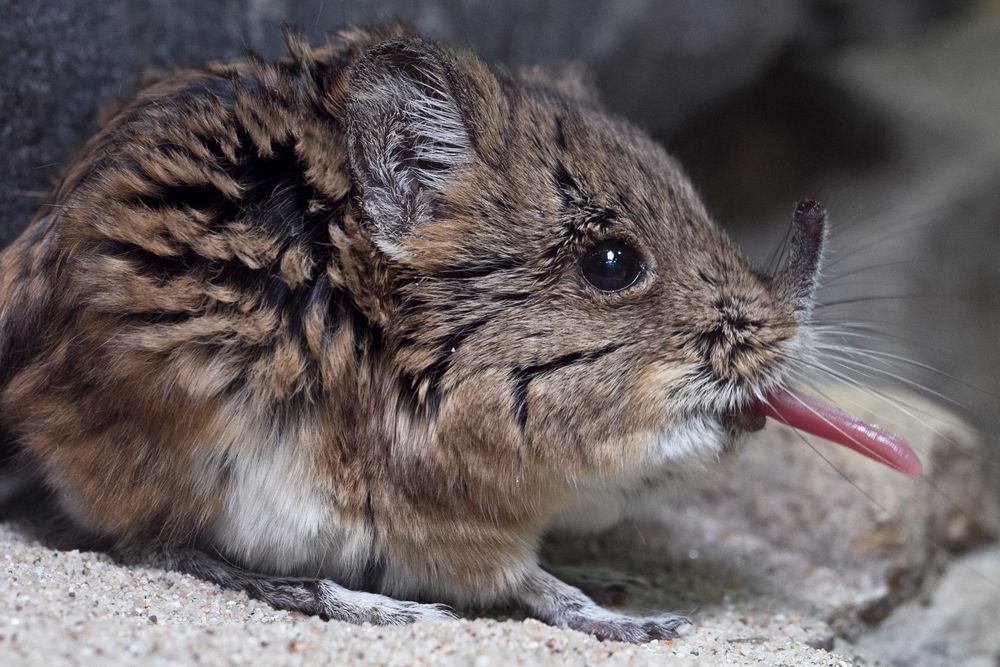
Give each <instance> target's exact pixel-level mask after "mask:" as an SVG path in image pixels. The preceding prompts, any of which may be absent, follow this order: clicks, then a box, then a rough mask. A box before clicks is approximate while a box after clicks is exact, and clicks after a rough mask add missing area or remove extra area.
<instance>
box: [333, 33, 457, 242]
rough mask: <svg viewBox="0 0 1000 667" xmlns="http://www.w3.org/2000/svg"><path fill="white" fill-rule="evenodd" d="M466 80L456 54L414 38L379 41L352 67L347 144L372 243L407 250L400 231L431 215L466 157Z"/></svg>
mask: <svg viewBox="0 0 1000 667" xmlns="http://www.w3.org/2000/svg"><path fill="white" fill-rule="evenodd" d="M469 88H470V82H469V81H468V80H467V78H466V76H465V75H464V74H462V72H460V71H459V66H458V64H457V62H456V60H455V59H454V58H453V57H452V56H451V55H450V54H447V53H445V52H444V51H442V50H441V49H439V48H438V47H436V46H434V45H432V44H429V43H427V42H424V41H422V40H419V39H412V38H403V39H395V40H390V41H387V42H383V43H381V44H378V45H377V46H375V47H373V48H372V49H371V50H369V51H368V52H367V53H365V54H364V55H363V56H362V57H361V59H360V60H359V61H358V63H357V64H356V65H355V66H354V69H353V72H352V74H351V81H350V84H349V92H348V101H347V144H348V154H349V159H350V164H351V170H352V173H353V175H354V178H355V181H356V183H357V185H358V186H359V189H360V194H361V205H362V207H363V209H364V212H365V215H366V216H367V218H368V219H369V221H370V223H371V225H372V227H373V237H374V240H375V243H376V244H377V245H378V246H379V247H380V248H381V249H382V250H383V251H384V252H386V253H387V254H388V255H390V256H392V257H395V258H400V257H402V256H403V255H405V250H404V247H403V245H402V244H401V240H402V238H403V237H404V236H405V235H407V234H409V233H411V232H412V231H413V230H414V229H415V228H416V227H418V226H419V225H422V224H426V223H428V222H430V221H431V220H432V219H433V218H434V215H435V209H438V208H440V207H438V206H436V202H437V200H438V198H439V196H440V194H441V193H442V192H443V191H444V190H445V189H446V188H447V187H448V185H449V184H450V182H451V181H452V180H453V179H454V178H455V176H456V174H457V173H458V172H459V171H460V170H462V169H463V168H466V167H468V166H469V165H471V164H472V162H473V159H474V157H475V148H474V141H473V137H472V133H471V130H470V128H471V127H473V124H472V123H471V122H470V118H469V111H468V109H467V108H464V107H465V106H466V104H464V103H463V102H465V100H467V99H468V97H469V96H468V94H467V90H468V89H469Z"/></svg>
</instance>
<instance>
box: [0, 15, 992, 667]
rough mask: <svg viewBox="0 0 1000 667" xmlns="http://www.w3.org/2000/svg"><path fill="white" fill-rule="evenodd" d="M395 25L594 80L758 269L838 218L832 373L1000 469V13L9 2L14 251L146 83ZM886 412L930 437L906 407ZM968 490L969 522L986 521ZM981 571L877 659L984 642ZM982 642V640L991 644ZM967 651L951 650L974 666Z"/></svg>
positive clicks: (906, 622) (910, 620)
mask: <svg viewBox="0 0 1000 667" xmlns="http://www.w3.org/2000/svg"><path fill="white" fill-rule="evenodd" d="M396 18H398V19H402V20H405V21H407V22H409V23H411V24H413V25H415V26H416V27H417V28H418V29H420V30H421V31H423V32H424V33H425V34H427V35H430V36H433V37H437V38H442V39H445V40H447V41H449V42H452V43H457V44H460V45H465V46H469V47H471V48H473V49H474V50H476V51H477V52H478V53H480V54H481V55H482V56H483V57H484V58H486V59H487V60H489V61H492V62H497V63H505V64H507V65H510V66H518V65H525V64H538V63H546V62H553V61H569V60H572V61H579V62H582V63H584V64H585V65H586V66H587V67H589V68H590V70H591V71H592V72H593V74H594V77H595V80H596V83H597V85H598V87H599V89H600V91H601V94H602V96H603V98H604V100H605V102H606V104H607V106H609V107H610V108H611V109H613V110H614V111H616V112H618V113H621V114H622V115H624V116H626V117H628V118H630V119H632V120H634V121H636V122H637V123H639V124H640V125H642V126H644V127H646V128H647V129H648V130H649V131H650V132H652V133H653V134H654V135H655V136H656V137H657V138H659V139H660V140H661V141H663V143H665V144H666V145H668V146H669V147H670V149H671V150H672V151H674V152H675V153H676V154H677V155H678V156H679V157H680V158H681V160H682V162H683V163H684V164H685V165H686V166H687V167H688V169H689V171H690V173H691V175H692V177H693V179H694V181H695V183H696V185H697V186H698V187H699V189H700V190H701V191H702V193H703V195H704V197H705V199H706V201H707V203H708V206H709V208H710V210H711V211H712V212H713V213H714V214H715V216H716V218H717V219H718V220H719V222H720V223H721V224H723V225H724V226H726V227H727V228H728V229H729V230H730V231H731V232H732V233H733V234H734V235H735V236H736V237H737V239H738V240H739V241H740V242H741V243H742V244H743V245H744V247H746V248H747V249H748V250H749V251H750V252H751V254H752V255H753V256H754V257H755V258H756V259H757V260H758V261H759V262H760V263H761V264H762V265H766V264H767V262H768V258H769V256H770V255H771V254H772V251H773V250H774V249H775V248H776V247H777V246H778V244H779V243H780V242H781V240H782V238H783V236H784V233H785V231H786V229H787V226H788V221H789V217H790V212H791V210H792V206H793V203H794V202H795V200H797V199H799V198H801V197H805V196H809V197H814V198H818V199H820V200H822V201H824V202H825V203H826V204H827V205H828V207H829V208H830V210H831V213H832V216H833V220H834V223H835V225H834V228H833V230H832V238H831V246H832V248H831V252H830V255H829V261H828V265H827V267H828V271H827V275H828V277H827V281H826V286H825V287H824V290H823V292H822V293H821V297H820V300H821V301H822V302H823V304H824V305H822V306H821V307H820V308H819V309H818V311H817V319H818V320H819V321H820V322H821V326H822V327H824V328H825V335H826V338H825V340H826V341H827V343H826V344H827V345H830V346H835V345H839V344H843V345H847V346H850V347H855V348H857V347H860V348H863V349H864V351H862V352H857V353H854V354H853V355H852V356H843V357H842V358H840V359H836V358H831V359H830V360H828V361H826V362H825V364H826V367H827V368H828V369H829V370H831V371H833V372H835V373H838V374H845V375H848V376H851V377H854V378H856V379H860V380H862V381H864V382H865V383H866V384H868V385H873V386H881V385H886V384H889V385H895V386H897V387H899V388H902V389H908V390H917V391H918V392H922V393H923V394H924V395H925V396H928V397H930V398H932V399H934V400H935V401H936V402H937V403H939V404H942V405H944V406H948V407H951V409H953V410H955V411H956V412H957V413H959V414H960V415H962V416H963V417H965V418H966V419H968V420H969V421H970V422H971V423H972V424H973V425H974V426H976V427H977V428H978V429H979V431H980V432H981V434H982V436H983V439H984V440H985V441H986V443H987V446H988V447H992V452H993V454H992V455H987V456H986V457H984V458H983V460H982V466H983V467H984V468H989V467H991V466H992V469H993V470H994V471H996V470H997V468H998V466H997V465H996V459H997V458H998V457H1000V445H998V441H997V440H998V439H997V438H996V435H995V434H996V433H997V432H998V427H1000V419H998V412H1000V398H998V396H1000V342H998V338H1000V336H998V333H1000V0H981V1H979V2H976V1H973V0H883V1H881V2H868V1H866V0H798V1H795V0H617V1H614V2H612V1H601V0H541V1H538V2H530V1H529V0H513V1H511V2H505V3H500V2H490V1H488V0H387V1H384V2H363V1H361V0H353V1H348V0H301V1H299V0H220V1H219V2H205V1H203V0H200V1H195V0H152V1H150V2H145V3H138V2H131V1H129V0H103V1H102V2H90V1H84V0H62V1H59V2H44V3H43V2H40V1H35V0H0V155H2V156H3V157H2V158H0V242H2V243H7V242H9V241H10V240H11V239H12V238H14V237H15V236H16V235H17V233H18V232H19V231H20V229H22V228H23V226H24V225H25V224H26V223H27V221H28V220H29V218H30V217H31V216H32V214H33V213H34V211H35V210H36V209H37V208H38V206H39V205H40V204H41V203H42V200H43V199H44V197H45V194H46V192H47V191H48V190H49V189H50V188H51V187H52V185H53V184H54V183H55V182H56V181H57V180H58V178H59V176H60V174H61V173H62V171H63V169H64V168H65V167H66V165H67V164H68V161H69V160H70V159H71V158H72V156H73V154H74V153H75V152H76V151H77V149H79V147H80V146H81V145H82V144H83V142H84V141H85V140H86V139H87V137H88V136H90V135H91V134H92V133H93V132H94V130H95V129H96V121H95V118H96V116H97V113H98V109H99V108H100V107H101V105H102V104H103V103H105V102H107V101H109V100H112V99H114V98H116V97H124V96H128V95H129V93H130V91H131V90H132V88H133V86H134V84H135V82H136V81H137V80H138V79H139V78H141V77H142V75H143V73H144V72H146V71H150V70H157V69H162V68H167V67H175V66H184V65H194V64H197V63H199V62H202V61H204V60H206V59H220V58H227V57H230V56H236V55H240V54H242V53H245V52H246V51H248V50H253V51H257V52H260V53H262V54H265V55H277V54H280V53H281V52H282V44H281V39H280V35H279V26H280V25H281V24H283V23H291V24H294V25H297V26H299V27H301V28H303V29H304V30H305V31H306V32H307V33H308V34H309V35H310V36H312V38H313V39H314V41H317V42H318V41H320V40H321V39H322V38H323V35H325V34H326V33H328V32H329V31H332V30H335V29H336V28H337V27H339V26H341V25H344V24H346V23H356V24H369V23H375V22H380V21H385V20H391V19H396ZM828 351H829V352H831V353H832V354H834V355H837V354H842V353H839V352H837V351H836V350H833V349H832V348H831V349H829V350H828ZM931 368H933V369H937V370H931ZM938 371H939V372H938ZM921 388H923V389H921ZM881 400H882V399H881V398H880V396H879V395H877V394H876V395H873V396H872V398H871V401H870V404H869V405H866V408H868V409H872V405H874V404H877V403H879V402H880V401H881ZM845 407H848V408H850V407H851V406H845ZM884 410H886V412H887V413H890V412H891V413H892V418H891V419H895V420H897V421H898V420H899V419H903V420H906V421H912V422H916V423H918V424H919V423H922V422H923V421H925V418H924V417H923V415H922V414H921V412H920V411H919V409H916V408H914V407H911V406H906V405H903V406H899V405H892V404H891V401H887V402H886V405H885V406H884ZM877 413H878V412H877V411H876V414H877ZM891 419H890V418H889V417H888V416H887V418H886V421H891ZM929 427H930V426H928V428H929ZM993 475H994V476H993V479H994V480H997V481H998V482H1000V474H998V473H996V472H994V473H993ZM916 483H918V484H919V483H920V482H916ZM997 487H1000V484H995V485H994V491H995V492H996V489H997ZM927 493H929V494H933V493H936V492H935V490H934V489H932V488H928V489H927ZM977 493H979V494H982V493H983V492H982V491H981V490H980V491H977ZM961 495H962V494H961V493H957V495H956V497H955V498H954V501H955V503H956V504H957V505H959V506H961V507H962V508H963V510H965V511H968V512H969V513H975V512H976V508H977V507H981V506H982V505H983V499H982V498H981V497H959V496H961ZM859 500H860V501H862V502H863V501H864V498H861V497H860V496H859ZM994 553H995V552H994ZM977 557H979V558H980V559H982V558H987V559H988V558H992V559H993V560H990V561H989V563H993V564H992V565H990V564H986V565H984V564H982V563H979V564H978V565H975V566H967V567H965V566H956V567H952V568H951V571H950V572H949V574H948V576H949V577H950V579H948V580H947V581H948V582H949V583H948V584H947V585H948V586H950V588H948V591H963V590H965V591H968V590H975V591H976V592H977V594H978V595H980V596H982V595H986V596H987V597H988V598H989V601H988V602H984V603H982V604H979V605H978V606H976V605H972V611H971V612H969V611H968V609H967V608H968V607H970V605H963V604H961V603H958V604H956V603H955V600H954V599H953V597H954V595H959V593H948V594H947V596H952V597H950V598H949V600H950V601H949V603H948V604H947V605H941V604H939V605H937V606H935V605H933V604H932V605H930V606H929V607H920V608H919V609H912V608H911V609H906V610H902V611H901V612H900V613H903V614H906V615H905V616H903V617H902V618H903V620H896V621H894V620H893V619H892V618H890V619H889V620H887V621H886V622H885V624H884V625H883V626H882V629H881V630H880V632H881V635H872V636H870V637H869V638H867V639H866V640H865V641H866V642H867V643H866V644H865V646H866V648H867V649H870V650H871V652H872V653H873V654H874V655H879V654H880V651H881V652H882V653H881V654H882V655H883V657H885V658H887V659H896V660H898V661H900V663H901V664H904V663H905V664H914V663H913V660H915V658H914V655H915V654H914V651H915V650H917V648H919V651H918V653H919V654H920V655H923V656H925V657H926V656H928V655H929V656H930V658H929V660H930V662H926V664H935V663H934V654H933V651H934V650H935V649H934V646H935V645H934V644H933V642H931V641H930V640H927V641H925V642H924V643H923V644H914V643H913V642H911V641H909V639H908V638H907V635H908V632H909V631H910V628H911V626H915V627H916V628H917V629H914V630H913V631H914V632H916V633H919V628H924V629H925V630H926V633H925V635H926V636H930V635H931V634H934V636H935V637H936V636H937V635H938V634H946V632H947V631H948V629H949V628H951V629H954V628H956V627H961V628H966V629H968V628H979V627H980V625H981V624H982V622H983V613H984V612H982V610H983V609H987V608H989V607H988V605H991V604H992V605H996V604H997V603H996V599H998V598H1000V585H998V584H997V583H996V582H995V581H994V580H991V579H989V578H988V577H987V578H984V577H983V576H981V573H982V572H984V571H987V570H988V569H989V568H990V567H993V571H997V568H996V566H995V563H996V560H997V556H995V555H994V556H985V557H983V556H977ZM977 563H978V561H977ZM963 573H964V577H965V579H963V578H962V577H963ZM976 573H978V574H976ZM956 577H957V578H958V580H955V578H956ZM977 583H978V584H979V585H977ZM989 591H993V593H994V594H995V597H990V594H989ZM947 596H946V597H947ZM928 599H929V600H933V596H930V597H929V598H928ZM925 601H926V600H925ZM935 609H940V613H939V614H938V615H937V616H935V615H934V614H935V611H934V610H935ZM962 609H966V613H971V614H973V615H976V614H979V615H978V616H975V617H974V618H969V619H963V618H962V617H961V613H960V612H961V610H962ZM976 610H979V611H976ZM956 614H958V615H956ZM994 620H995V618H994ZM977 623H979V624H980V625H977ZM987 626H988V627H990V628H993V630H992V632H993V633H994V634H995V633H997V632H1000V631H997V630H996V624H995V623H994V624H993V625H989V624H988V623H987ZM983 627H986V626H983ZM901 628H902V629H901ZM989 632H990V631H989V630H988V629H986V630H983V631H979V630H976V632H975V633H974V634H975V635H976V636H977V637H978V638H980V639H982V638H983V637H984V636H985V638H986V645H991V646H992V644H989V640H990V636H989ZM984 633H985V634H984ZM880 637H881V638H882V639H880ZM900 637H903V638H904V639H902V640H901V639H900ZM993 638H994V639H995V640H996V645H997V646H1000V638H997V637H995V636H994V637H993ZM883 639H884V641H883ZM879 642H881V643H879ZM928 642H930V643H928ZM928 646H929V648H928ZM915 647H916V648H915ZM942 650H943V649H942ZM955 650H958V649H955V648H954V646H951V645H949V647H948V649H947V651H948V652H947V653H940V655H939V656H938V657H941V656H944V655H947V656H948V660H947V661H945V660H944V658H943V657H942V658H941V660H942V662H948V664H958V663H959V662H961V659H960V658H961V656H960V655H958V654H956V653H955V652H954V651H955ZM977 650H978V649H977ZM985 650H988V649H985ZM997 650H1000V648H998V649H997ZM907 651H908V653H907ZM977 655H985V654H984V653H982V651H980V653H978V654H977ZM969 664H973V663H971V662H970V663H969ZM983 664H989V663H988V662H987V663H983ZM994 664H996V663H994Z"/></svg>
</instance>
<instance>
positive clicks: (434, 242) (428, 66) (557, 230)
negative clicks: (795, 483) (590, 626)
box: [347, 38, 825, 475]
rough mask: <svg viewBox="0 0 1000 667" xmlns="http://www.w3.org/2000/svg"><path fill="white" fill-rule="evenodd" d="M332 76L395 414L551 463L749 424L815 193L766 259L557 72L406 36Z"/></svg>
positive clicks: (777, 343)
mask: <svg viewBox="0 0 1000 667" xmlns="http://www.w3.org/2000/svg"><path fill="white" fill-rule="evenodd" d="M349 86H350V87H349V92H348V100H349V102H348V105H347V120H348V123H347V127H348V145H349V155H350V166H351V170H352V174H353V178H354V180H355V184H356V187H357V194H358V201H359V203H360V209H361V211H362V213H361V216H362V226H364V227H365V228H367V229H368V230H369V231H370V234H371V237H372V240H373V242H374V245H375V246H376V247H377V248H378V249H379V251H380V252H381V253H382V255H383V257H384V260H385V261H384V264H383V266H384V270H385V274H386V276H388V282H389V283H390V284H391V288H390V293H391V301H392V303H393V306H392V309H393V314H392V316H391V317H390V318H389V320H388V323H387V324H386V329H387V334H388V339H389V340H390V341H392V349H393V350H394V355H395V357H394V363H395V364H397V366H398V368H400V369H402V370H401V373H400V378H401V379H400V384H401V391H403V392H404V393H409V394H410V399H409V400H408V401H402V402H401V404H402V405H408V406H409V407H410V408H411V409H412V411H413V416H412V419H413V420H415V421H423V422H425V423H427V424H433V425H432V426H430V427H429V428H431V429H432V430H433V432H434V433H436V434H446V435H449V436H450V437H453V438H457V439H458V440H459V441H460V442H463V441H468V442H469V443H473V442H477V441H480V440H482V441H484V442H485V441H498V442H501V443H505V444H504V445H503V446H505V447H512V448H514V449H517V450H520V451H522V452H531V453H532V454H533V455H536V456H538V457H540V458H542V459H546V460H548V461H551V462H552V465H553V466H554V467H557V468H560V469H562V470H565V471H566V472H567V474H570V475H573V474H584V475H586V474H616V473H622V474H630V473H632V472H634V471H636V470H640V469H643V468H645V467H647V466H649V465H654V464H661V463H665V462H669V461H671V460H690V459H692V458H694V459H697V458H699V457H706V456H708V457H714V456H717V455H718V453H719V452H720V450H722V449H723V448H725V447H726V446H728V445H729V444H731V442H732V441H733V439H734V436H736V435H737V434H738V433H739V432H742V431H743V430H745V429H746V428H753V427H756V426H758V425H759V423H762V419H763V418H760V420H759V422H758V420H757V419H748V418H746V416H745V410H746V408H747V406H748V405H750V404H751V403H752V402H754V401H755V399H757V398H759V397H761V396H762V395H763V394H764V393H765V392H766V391H767V390H768V389H769V388H771V387H773V386H775V385H776V383H777V382H778V381H779V379H780V377H781V375H782V372H783V369H784V368H785V366H786V364H787V362H788V360H789V359H790V358H793V357H795V356H796V355H797V354H799V353H800V348H801V345H802V341H803V333H802V332H803V325H804V323H805V321H806V320H807V318H808V316H809V312H810V309H811V304H812V296H813V291H814V287H815V283H816V273H817V270H818V264H819V257H820V253H821V246H822V242H823V235H824V220H825V214H824V212H823V211H822V209H821V208H820V207H819V206H818V205H815V204H812V203H803V204H802V205H800V207H799V210H798V211H797V214H796V218H795V220H796V222H795V229H794V235H793V242H792V256H791V259H790V261H789V263H788V265H787V267H786V268H785V269H784V270H783V271H782V272H780V273H779V274H777V275H764V274H762V273H759V272H757V271H755V270H754V268H753V267H752V266H751V264H750V263H749V262H748V261H747V259H746V258H745V257H744V256H743V255H742V254H740V252H739V251H738V250H737V249H736V248H735V247H734V246H733V245H732V243H731V242H730V241H729V239H728V238H727V237H726V235H725V234H724V233H723V232H722V231H721V230H720V229H719V228H718V227H717V226H716V225H715V224H713V222H712V221H711V220H710V219H709V217H708V215H707V214H706V212H705V209H704V207H703V206H702V204H701V202H700V201H699V199H698V196H697V194H696V193H695V191H694V189H693V188H692V186H691V184H690V183H689V182H688V179H687V178H686V177H685V175H684V173H683V172H682V170H681V168H680V167H679V166H678V164H677V163H676V162H675V161H674V160H673V159H672V158H671V157H670V156H669V155H667V153H666V152H665V151H664V150H663V149H662V148H661V147H660V146H659V145H657V144H656V143H655V142H653V141H652V140H651V139H650V138H649V137H647V136H646V135H645V134H643V133H642V132H640V131H639V130H637V129H636V128H634V127H632V126H631V125H629V124H627V123H625V122H623V121H621V120H619V119H616V118H613V117H611V116H609V115H607V114H606V113H604V112H603V111H601V110H600V109H599V108H597V107H596V106H594V105H593V104H592V103H591V102H590V101H589V100H581V99H578V98H574V97H571V96H570V95H572V92H570V93H567V92H566V91H567V90H569V91H572V90H573V89H574V86H571V85H570V86H564V85H558V83H557V85H552V86H548V85H545V84H542V83H539V82H538V80H537V78H535V79H533V80H532V81H530V82H525V81H523V80H518V79H516V78H513V77H510V76H506V75H497V74H494V73H493V72H492V71H491V70H490V69H488V68H487V67H486V66H485V65H483V64H482V63H481V62H480V61H478V60H476V59H475V58H474V57H471V56H468V55H457V54H454V53H452V52H449V51H445V50H443V49H441V48H439V47H437V46H434V45H431V44H428V43H427V42H424V41H420V40H417V39H411V38H399V39H394V40H390V41H387V42H384V43H382V44H380V45H378V46H376V47H374V48H372V49H371V50H369V51H368V52H367V53H366V55H364V56H363V58H362V59H361V60H360V62H359V63H358V64H357V65H356V66H355V67H354V70H353V73H352V76H351V79H350V84H349ZM469 446H470V447H471V446H472V445H471V444H470V445H469Z"/></svg>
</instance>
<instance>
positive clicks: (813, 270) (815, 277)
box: [774, 199, 827, 314]
mask: <svg viewBox="0 0 1000 667" xmlns="http://www.w3.org/2000/svg"><path fill="white" fill-rule="evenodd" d="M826 218H827V216H826V209H825V208H823V205H822V204H820V203H819V202H815V201H812V200H809V199H805V200H803V201H800V202H799V203H798V205H796V207H795V213H794V214H793V216H792V227H793V229H792V241H791V249H790V254H789V258H788V264H787V265H786V266H785V268H784V269H783V270H782V271H781V272H780V273H779V274H778V275H776V276H775V279H774V284H775V287H776V288H777V290H778V291H779V292H780V294H781V296H782V297H784V298H787V299H788V300H789V301H790V302H791V303H792V305H793V306H794V308H795V310H796V312H803V313H805V314H808V313H809V312H810V311H811V310H812V306H813V297H814V296H815V293H816V287H817V285H818V283H819V269H820V263H821V261H822V257H823V245H824V243H825V241H826Z"/></svg>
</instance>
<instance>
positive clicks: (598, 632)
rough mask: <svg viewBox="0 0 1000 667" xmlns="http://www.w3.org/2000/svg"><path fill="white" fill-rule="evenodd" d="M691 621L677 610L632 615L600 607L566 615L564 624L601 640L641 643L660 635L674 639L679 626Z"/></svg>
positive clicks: (656, 638)
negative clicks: (643, 615)
mask: <svg viewBox="0 0 1000 667" xmlns="http://www.w3.org/2000/svg"><path fill="white" fill-rule="evenodd" d="M690 623H691V621H690V620H689V619H688V618H685V617H684V616H677V615H675V614H663V615H660V616H650V617H647V618H632V617H631V616H625V615H624V614H614V613H611V612H605V611H597V612H594V613H589V614H580V615H577V616H574V617H572V618H570V619H567V621H566V622H565V623H564V625H565V626H566V627H569V628H572V629H574V630H579V631H580V632H585V633H587V634H588V635H593V636H594V637H596V638H597V639H600V640H602V641H615V642H629V643H632V644H641V643H644V642H649V641H654V640H658V639H673V638H674V637H676V636H677V629H678V628H679V627H681V626H682V625H688V624H690Z"/></svg>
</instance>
